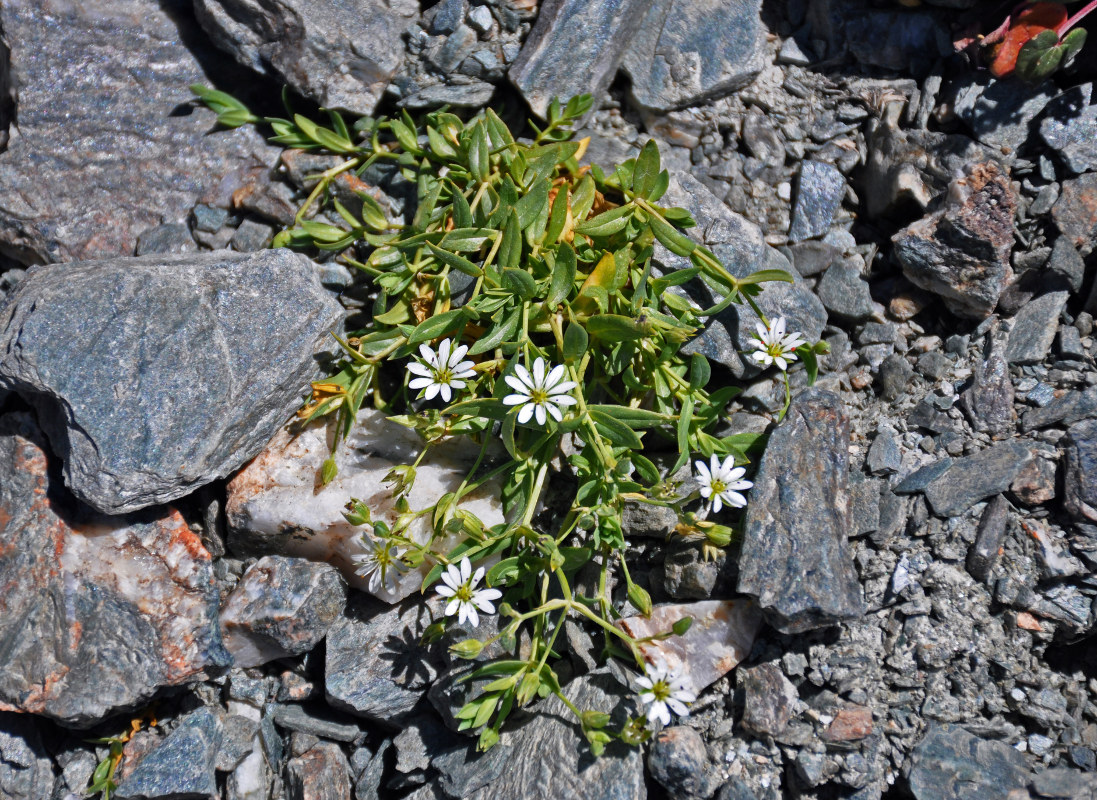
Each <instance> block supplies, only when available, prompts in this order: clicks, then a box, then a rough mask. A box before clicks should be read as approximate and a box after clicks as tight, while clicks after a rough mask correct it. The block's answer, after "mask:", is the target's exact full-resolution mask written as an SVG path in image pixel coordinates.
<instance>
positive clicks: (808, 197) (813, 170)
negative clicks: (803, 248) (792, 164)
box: [788, 160, 846, 242]
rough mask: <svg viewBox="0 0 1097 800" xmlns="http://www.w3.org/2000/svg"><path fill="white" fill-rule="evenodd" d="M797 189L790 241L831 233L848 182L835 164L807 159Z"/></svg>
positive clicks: (799, 240) (789, 232) (802, 165)
mask: <svg viewBox="0 0 1097 800" xmlns="http://www.w3.org/2000/svg"><path fill="white" fill-rule="evenodd" d="M796 186H797V188H796V201H795V202H794V203H793V206H792V224H791V226H790V227H789V231H788V238H789V240H790V241H793V242H802V241H804V240H805V239H813V238H815V237H817V236H822V235H823V234H824V233H826V232H827V231H828V230H830V223H831V221H832V220H833V219H834V213H835V212H836V211H837V210H838V207H839V206H840V205H841V204H842V197H843V196H844V195H845V192H846V179H845V178H844V177H843V176H842V173H841V172H839V171H838V168H837V167H835V166H833V165H831V164H824V163H823V162H821V161H811V160H807V161H804V162H803V163H802V164H801V165H800V178H799V180H798V181H797V184H796Z"/></svg>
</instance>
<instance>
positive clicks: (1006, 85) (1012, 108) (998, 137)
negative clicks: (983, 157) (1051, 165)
mask: <svg viewBox="0 0 1097 800" xmlns="http://www.w3.org/2000/svg"><path fill="white" fill-rule="evenodd" d="M1055 95H1056V89H1055V86H1054V85H1053V84H1052V83H1051V82H1050V81H1046V82H1044V83H1043V84H1041V85H1040V86H1038V87H1036V88H1033V87H1031V86H1027V85H1026V84H1024V83H1022V82H1021V81H1020V80H1017V79H1016V78H1011V79H1008V80H995V79H993V78H991V77H990V74H989V73H981V74H980V73H975V72H971V73H969V74H968V76H966V78H962V79H961V80H960V82H959V88H958V90H957V93H956V100H955V102H954V109H955V111H956V116H958V117H959V118H960V119H961V120H963V121H964V122H965V123H966V124H967V126H968V128H970V129H971V131H972V133H974V134H975V138H976V139H978V140H979V141H980V142H982V143H983V144H986V145H989V146H990V147H996V148H1009V150H1007V151H1006V152H1009V151H1016V150H1018V149H1019V148H1020V147H1021V146H1022V145H1023V144H1025V142H1027V141H1028V138H1029V136H1030V135H1031V133H1032V127H1033V122H1034V120H1035V119H1036V117H1037V116H1039V114H1040V112H1041V111H1043V110H1044V107H1045V106H1046V105H1047V104H1048V103H1049V102H1050V101H1051V99H1052V98H1053V97H1055Z"/></svg>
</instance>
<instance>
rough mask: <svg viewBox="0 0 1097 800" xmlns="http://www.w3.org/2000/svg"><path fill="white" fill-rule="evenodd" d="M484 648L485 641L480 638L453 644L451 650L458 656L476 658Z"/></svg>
mask: <svg viewBox="0 0 1097 800" xmlns="http://www.w3.org/2000/svg"><path fill="white" fill-rule="evenodd" d="M483 649H484V643H483V642H481V641H480V640H478V639H465V640H464V641H461V642H457V643H456V644H451V645H450V647H449V651H450V652H451V653H453V654H454V655H455V656H457V658H464V659H473V658H476V657H477V656H478V655H480V653H481V652H482V651H483Z"/></svg>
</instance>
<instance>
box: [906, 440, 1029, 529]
mask: <svg viewBox="0 0 1097 800" xmlns="http://www.w3.org/2000/svg"><path fill="white" fill-rule="evenodd" d="M1033 458H1034V456H1033V453H1032V449H1031V448H1030V447H1028V446H1026V445H1025V444H1024V443H1023V442H1020V441H1012V440H1011V441H1005V442H1000V443H998V444H995V445H993V446H991V447H988V448H986V449H985V450H980V451H979V452H978V453H973V454H972V455H970V456H964V457H963V458H958V459H956V460H955V461H951V462H950V464H949V466H948V467H947V468H946V469H945V470H944V471H943V472H942V473H941V474H940V475H939V476H937V477H935V478H934V479H933V480H932V481H931V482H930V483H929V484H928V485H927V486H926V487H925V495H926V500H927V501H928V502H929V505H930V508H932V509H933V513H935V514H939V515H940V516H942V517H955V516H957V515H959V514H962V513H964V512H965V511H967V510H968V509H969V508H971V507H972V506H973V505H975V504H976V503H978V502H979V501H981V500H985V499H986V498H988V497H991V496H992V495H996V494H999V493H1001V492H1004V491H1006V490H1007V489H1009V487H1010V485H1011V484H1012V483H1013V481H1014V480H1015V479H1016V478H1017V476H1018V475H1019V474H1020V473H1021V470H1022V469H1024V468H1025V467H1026V466H1028V464H1029V463H1030V462H1031V461H1032V460H1033Z"/></svg>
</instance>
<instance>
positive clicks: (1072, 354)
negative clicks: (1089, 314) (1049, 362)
mask: <svg viewBox="0 0 1097 800" xmlns="http://www.w3.org/2000/svg"><path fill="white" fill-rule="evenodd" d="M1058 342H1059V343H1058V346H1057V348H1056V349H1057V350H1058V352H1059V355H1060V356H1061V357H1062V358H1066V359H1073V360H1076V361H1085V359H1086V356H1087V355H1088V354H1087V352H1086V348H1085V345H1083V344H1082V334H1080V333H1078V329H1077V328H1075V327H1074V326H1073V325H1062V326H1060V328H1059V336H1058Z"/></svg>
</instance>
